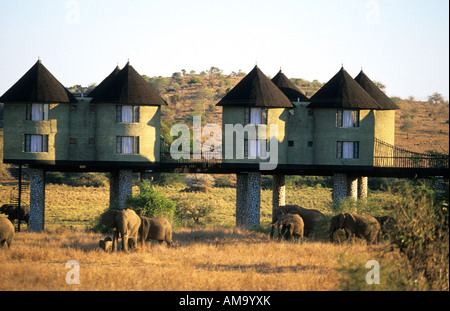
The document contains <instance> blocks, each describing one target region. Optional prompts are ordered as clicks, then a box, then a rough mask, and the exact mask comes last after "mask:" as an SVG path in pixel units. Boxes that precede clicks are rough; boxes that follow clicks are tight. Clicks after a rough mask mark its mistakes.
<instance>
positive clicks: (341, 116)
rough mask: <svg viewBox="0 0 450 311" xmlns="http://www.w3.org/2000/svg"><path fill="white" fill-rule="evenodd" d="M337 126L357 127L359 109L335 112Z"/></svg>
mask: <svg viewBox="0 0 450 311" xmlns="http://www.w3.org/2000/svg"><path fill="white" fill-rule="evenodd" d="M336 126H337V127H359V110H342V109H340V110H338V111H337V114H336Z"/></svg>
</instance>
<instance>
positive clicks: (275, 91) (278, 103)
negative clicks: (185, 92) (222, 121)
mask: <svg viewBox="0 0 450 311" xmlns="http://www.w3.org/2000/svg"><path fill="white" fill-rule="evenodd" d="M217 106H226V107H228V106H231V107H233V106H234V107H267V108H292V107H294V105H293V104H292V102H291V101H290V100H289V99H288V98H287V97H286V96H285V95H284V94H283V92H282V91H281V90H280V89H279V88H278V87H277V86H276V85H275V84H273V82H272V81H270V79H269V78H268V77H267V76H266V75H265V74H264V73H263V72H262V71H261V70H260V69H259V68H258V66H257V65H256V66H255V67H254V68H253V69H252V71H250V72H249V73H248V74H247V75H246V76H245V77H244V78H243V79H242V80H241V81H240V82H239V83H238V84H236V86H235V87H234V88H233V89H232V90H231V91H229V92H228V94H226V95H225V96H224V97H223V98H222V99H221V100H220V101H219V102H218V103H217Z"/></svg>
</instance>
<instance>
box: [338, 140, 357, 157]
mask: <svg viewBox="0 0 450 311" xmlns="http://www.w3.org/2000/svg"><path fill="white" fill-rule="evenodd" d="M336 158H339V159H358V158H359V141H338V142H337V150H336Z"/></svg>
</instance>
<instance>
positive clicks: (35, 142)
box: [24, 134, 48, 152]
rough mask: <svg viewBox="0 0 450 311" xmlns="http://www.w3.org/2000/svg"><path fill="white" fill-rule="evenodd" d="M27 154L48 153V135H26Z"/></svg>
mask: <svg viewBox="0 0 450 311" xmlns="http://www.w3.org/2000/svg"><path fill="white" fill-rule="evenodd" d="M24 151H25V152H48V135H30V134H25V149H24Z"/></svg>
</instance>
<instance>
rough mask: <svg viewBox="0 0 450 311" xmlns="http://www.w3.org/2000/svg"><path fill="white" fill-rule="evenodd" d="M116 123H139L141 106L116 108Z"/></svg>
mask: <svg viewBox="0 0 450 311" xmlns="http://www.w3.org/2000/svg"><path fill="white" fill-rule="evenodd" d="M116 122H123V123H139V106H116Z"/></svg>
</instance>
